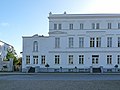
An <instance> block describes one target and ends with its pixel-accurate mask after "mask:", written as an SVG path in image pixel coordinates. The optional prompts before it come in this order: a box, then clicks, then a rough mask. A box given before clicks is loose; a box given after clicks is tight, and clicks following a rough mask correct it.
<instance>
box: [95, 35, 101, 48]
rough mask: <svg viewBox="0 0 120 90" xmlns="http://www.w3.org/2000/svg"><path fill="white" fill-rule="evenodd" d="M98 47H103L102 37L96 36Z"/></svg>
mask: <svg viewBox="0 0 120 90" xmlns="http://www.w3.org/2000/svg"><path fill="white" fill-rule="evenodd" d="M96 47H101V37H97V38H96Z"/></svg>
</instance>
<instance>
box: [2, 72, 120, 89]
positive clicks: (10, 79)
mask: <svg viewBox="0 0 120 90" xmlns="http://www.w3.org/2000/svg"><path fill="white" fill-rule="evenodd" d="M0 90H120V75H119V74H114V75H111V74H105V75H103V74H93V75H92V74H55V73H54V74H48V73H47V74H45V73H43V74H36V75H35V74H31V75H30V74H23V75H19V74H18V75H15V74H14V75H9V74H2V75H0Z"/></svg>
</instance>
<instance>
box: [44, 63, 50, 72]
mask: <svg viewBox="0 0 120 90" xmlns="http://www.w3.org/2000/svg"><path fill="white" fill-rule="evenodd" d="M49 66H50V65H49V64H48V63H47V64H46V65H45V67H47V72H48V67H49Z"/></svg>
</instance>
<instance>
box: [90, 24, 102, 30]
mask: <svg viewBox="0 0 120 90" xmlns="http://www.w3.org/2000/svg"><path fill="white" fill-rule="evenodd" d="M99 28H100V24H99V23H92V29H99Z"/></svg>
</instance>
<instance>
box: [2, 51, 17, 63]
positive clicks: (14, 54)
mask: <svg viewBox="0 0 120 90" xmlns="http://www.w3.org/2000/svg"><path fill="white" fill-rule="evenodd" d="M11 58H12V59H13V65H15V63H16V62H17V58H16V53H15V51H11V50H7V55H6V59H4V60H5V61H9V60H10V59H11Z"/></svg>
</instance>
